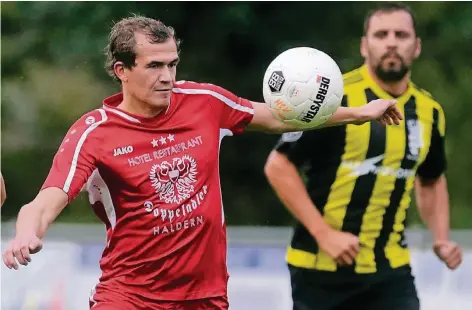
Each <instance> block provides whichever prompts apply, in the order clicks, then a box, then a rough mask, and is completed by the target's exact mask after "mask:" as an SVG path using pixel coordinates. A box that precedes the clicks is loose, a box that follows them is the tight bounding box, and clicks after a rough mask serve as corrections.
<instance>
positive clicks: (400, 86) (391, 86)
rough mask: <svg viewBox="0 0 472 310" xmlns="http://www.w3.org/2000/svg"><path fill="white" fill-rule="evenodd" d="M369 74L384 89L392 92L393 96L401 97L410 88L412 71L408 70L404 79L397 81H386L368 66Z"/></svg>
mask: <svg viewBox="0 0 472 310" xmlns="http://www.w3.org/2000/svg"><path fill="white" fill-rule="evenodd" d="M368 70H369V74H370V76H371V77H372V79H373V80H374V82H375V83H376V84H377V85H379V86H380V88H382V89H383V90H384V91H386V92H387V93H389V94H391V95H392V96H395V97H399V96H401V95H403V94H404V93H405V92H406V91H407V90H408V81H409V80H410V75H411V74H410V72H408V73H407V74H406V75H405V76H404V77H403V79H401V80H400V81H397V82H385V81H382V80H381V79H379V78H378V77H377V75H376V74H375V72H373V71H372V69H371V68H370V67H368Z"/></svg>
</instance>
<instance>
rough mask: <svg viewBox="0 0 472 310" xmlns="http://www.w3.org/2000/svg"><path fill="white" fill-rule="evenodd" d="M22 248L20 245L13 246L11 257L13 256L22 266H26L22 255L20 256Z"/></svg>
mask: <svg viewBox="0 0 472 310" xmlns="http://www.w3.org/2000/svg"><path fill="white" fill-rule="evenodd" d="M22 247H23V246H22V245H20V244H17V243H16V244H15V245H14V246H13V256H15V258H16V260H17V261H18V262H19V263H20V264H22V265H25V264H26V261H25V260H24V259H23V254H21V248H22Z"/></svg>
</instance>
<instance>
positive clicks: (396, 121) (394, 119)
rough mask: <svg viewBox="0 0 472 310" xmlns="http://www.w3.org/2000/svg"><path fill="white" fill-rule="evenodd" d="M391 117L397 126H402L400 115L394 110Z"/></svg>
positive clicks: (390, 113)
mask: <svg viewBox="0 0 472 310" xmlns="http://www.w3.org/2000/svg"><path fill="white" fill-rule="evenodd" d="M389 116H390V118H391V119H392V120H393V122H394V123H395V125H400V118H399V117H398V115H397V114H396V113H395V109H394V110H391V111H390V112H389Z"/></svg>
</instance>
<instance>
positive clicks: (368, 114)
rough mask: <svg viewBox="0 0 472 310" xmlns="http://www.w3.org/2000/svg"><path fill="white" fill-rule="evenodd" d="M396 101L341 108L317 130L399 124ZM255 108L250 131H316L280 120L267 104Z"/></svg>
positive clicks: (260, 104)
mask: <svg viewBox="0 0 472 310" xmlns="http://www.w3.org/2000/svg"><path fill="white" fill-rule="evenodd" d="M395 103H396V102H395V101H394V100H383V99H377V100H374V101H372V102H371V103H370V104H367V105H364V106H362V107H359V108H346V107H339V108H338V109H337V110H336V112H335V113H334V114H333V115H332V116H331V118H330V119H328V120H327V121H326V122H325V123H324V124H322V125H321V126H317V127H315V128H323V127H330V126H337V125H345V124H363V123H365V122H369V121H372V120H378V121H379V122H381V123H383V124H389V125H391V124H393V123H395V124H399V122H400V120H401V119H402V118H403V117H402V115H401V113H400V111H399V110H398V108H397V107H396V106H395ZM252 105H253V107H254V117H253V118H252V121H251V122H250V123H249V126H248V129H249V130H257V131H265V132H270V133H284V132H290V131H300V130H310V129H315V128H313V127H310V126H307V127H306V128H300V127H299V126H295V125H292V124H290V122H284V121H281V120H280V119H278V118H277V117H276V116H275V115H274V114H273V113H272V112H271V110H270V108H269V106H268V105H267V104H265V103H259V102H252Z"/></svg>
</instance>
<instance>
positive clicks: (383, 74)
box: [375, 54, 410, 82]
mask: <svg viewBox="0 0 472 310" xmlns="http://www.w3.org/2000/svg"><path fill="white" fill-rule="evenodd" d="M391 56H394V57H396V58H397V59H398V60H399V61H400V69H398V70H394V69H393V68H392V69H386V70H385V69H384V68H383V67H382V63H383V62H384V60H385V59H386V58H387V57H391ZM409 71H410V68H409V67H408V66H407V65H406V64H405V62H404V61H403V58H402V57H401V56H400V55H398V54H394V55H391V54H385V55H384V56H382V59H380V62H379V64H378V65H377V67H376V68H375V74H376V75H377V77H378V78H379V79H380V80H382V81H384V82H398V81H400V80H401V79H403V78H404V77H405V75H406V74H407V73H408V72H409Z"/></svg>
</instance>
